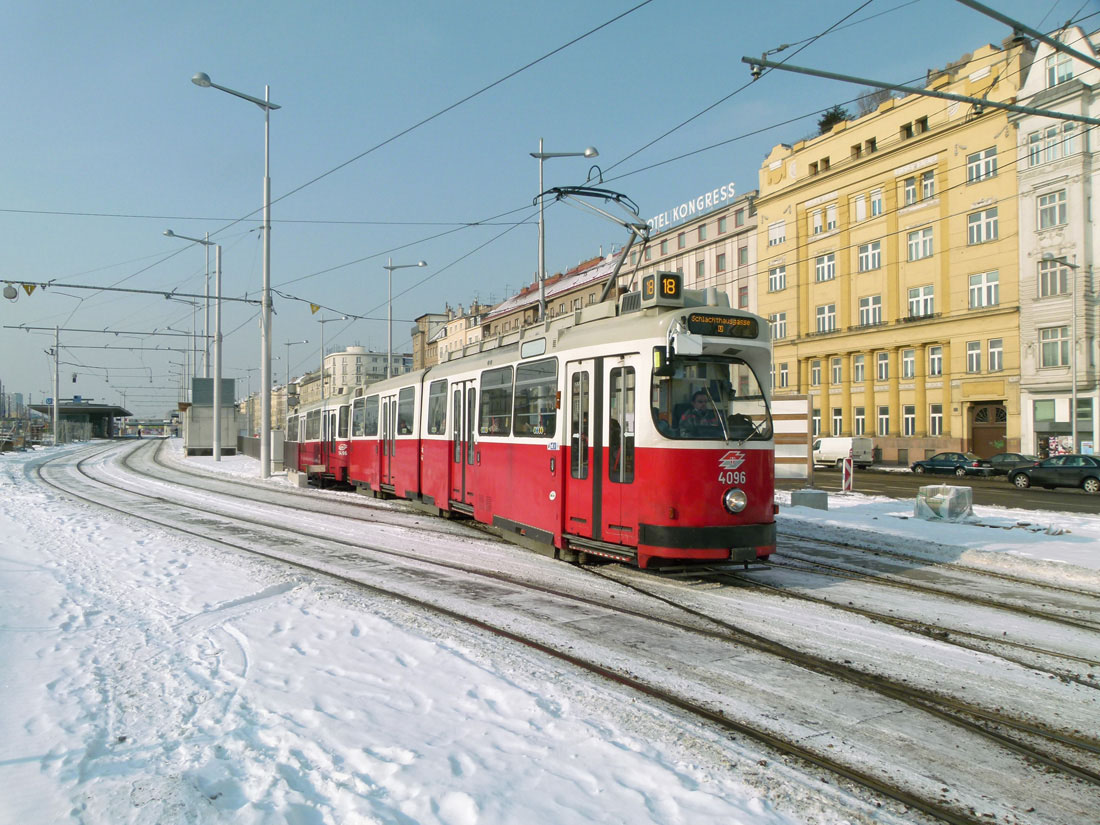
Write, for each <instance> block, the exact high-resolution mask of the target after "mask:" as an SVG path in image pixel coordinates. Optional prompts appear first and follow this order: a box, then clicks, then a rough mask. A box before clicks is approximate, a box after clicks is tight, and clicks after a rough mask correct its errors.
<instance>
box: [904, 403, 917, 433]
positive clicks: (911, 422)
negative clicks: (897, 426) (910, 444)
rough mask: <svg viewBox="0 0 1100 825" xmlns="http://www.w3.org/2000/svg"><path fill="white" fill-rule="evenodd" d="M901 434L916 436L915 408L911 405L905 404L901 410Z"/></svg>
mask: <svg viewBox="0 0 1100 825" xmlns="http://www.w3.org/2000/svg"><path fill="white" fill-rule="evenodd" d="M901 434H902V435H916V434H917V408H916V407H915V406H914V405H912V404H906V405H905V406H903V407H902V408H901Z"/></svg>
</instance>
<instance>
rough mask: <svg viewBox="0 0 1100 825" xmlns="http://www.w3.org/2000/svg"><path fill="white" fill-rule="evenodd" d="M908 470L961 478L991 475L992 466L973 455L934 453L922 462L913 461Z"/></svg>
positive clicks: (992, 471)
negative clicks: (951, 474)
mask: <svg viewBox="0 0 1100 825" xmlns="http://www.w3.org/2000/svg"><path fill="white" fill-rule="evenodd" d="M910 469H911V470H912V471H913V472H914V473H917V474H918V475H919V474H921V473H953V474H954V475H956V476H958V477H959V478H962V477H963V476H989V475H993V473H994V470H993V465H992V464H990V463H989V462H988V461H986V460H985V459H984V458H979V457H978V456H976V455H974V453H936V454H935V455H934V456H932V457H931V458H926V459H924V460H923V461H914V462H913V466H912V467H910Z"/></svg>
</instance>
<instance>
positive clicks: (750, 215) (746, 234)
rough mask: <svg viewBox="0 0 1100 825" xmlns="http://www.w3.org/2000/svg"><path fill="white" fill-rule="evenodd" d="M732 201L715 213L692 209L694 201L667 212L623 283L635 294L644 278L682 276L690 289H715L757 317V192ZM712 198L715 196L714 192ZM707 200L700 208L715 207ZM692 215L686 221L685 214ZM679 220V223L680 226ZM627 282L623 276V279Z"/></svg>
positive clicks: (626, 271)
mask: <svg viewBox="0 0 1100 825" xmlns="http://www.w3.org/2000/svg"><path fill="white" fill-rule="evenodd" d="M728 189H729V191H730V197H729V198H728V199H727V201H725V202H724V203H723V204H722V205H720V206H718V207H717V208H715V207H713V206H711V207H709V208H698V209H695V208H691V207H693V206H695V205H696V203H697V202H699V201H700V199H699V198H695V199H693V200H692V201H688V202H687V203H685V204H681V205H680V206H679V207H677V208H676V209H674V210H669V212H668V213H663V214H666V215H668V220H667V223H668V224H670V225H666V221H659V220H651V221H650V225H651V227H652V228H653V229H655V230H657V231H655V232H654V234H653V235H652V236H651V237H650V240H649V243H648V244H647V245H646V247H645V249H644V250H640V249H637V248H635V249H632V250H631V252H630V259H629V260H628V261H627V262H626V264H624V265H623V272H622V273H621V274H620V278H619V283H620V284H621V285H623V286H626V285H628V284H631V283H632V284H633V286H632V287H631V289H637V288H638V284H639V282H640V280H641V277H642V276H643V275H648V274H650V273H652V272H679V273H680V275H681V276H683V283H684V286H685V287H686V288H688V289H706V288H708V287H715V288H716V289H718V290H719V291H721V292H725V293H726V294H727V295H728V296H729V299H730V306H732V307H735V308H739V309H746V310H748V311H749V312H756V301H757V289H756V273H757V266H756V255H757V245H756V222H757V216H756V204H755V200H756V196H757V192H756V190H753V191H751V192H748V193H746V194H744V195H741V196H740V197H736V198H735V197H733V195H732V189H733V185H732V184H730V185H729V187H728ZM711 194H712V195H713V193H711ZM714 200H717V198H713V197H712V198H711V199H710V200H709V201H708V200H707V198H706V196H704V197H703V198H702V201H701V203H699V204H698V205H699V206H700V207H705V206H706V204H708V203H712V202H713V201H714ZM688 212H690V215H687V216H686V217H684V218H680V217H679V216H680V215H681V214H685V213H688ZM676 221H679V222H676ZM624 274H625V276H626V277H622V275H624Z"/></svg>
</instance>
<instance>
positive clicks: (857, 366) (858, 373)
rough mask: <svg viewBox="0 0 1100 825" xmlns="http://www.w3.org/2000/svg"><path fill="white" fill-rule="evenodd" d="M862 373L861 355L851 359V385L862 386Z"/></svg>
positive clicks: (862, 361)
mask: <svg viewBox="0 0 1100 825" xmlns="http://www.w3.org/2000/svg"><path fill="white" fill-rule="evenodd" d="M863 372H864V359H863V356H862V355H857V356H855V357H854V358H853V359H852V383H854V384H862V383H863Z"/></svg>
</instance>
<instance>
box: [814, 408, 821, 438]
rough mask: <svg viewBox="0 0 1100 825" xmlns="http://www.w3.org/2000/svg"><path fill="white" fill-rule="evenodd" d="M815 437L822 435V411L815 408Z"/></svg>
mask: <svg viewBox="0 0 1100 825" xmlns="http://www.w3.org/2000/svg"><path fill="white" fill-rule="evenodd" d="M812 419H813V428H814V437H815V438H816V437H817V436H819V435H821V410H819V409H817V408H816V407H815V408H814V410H813V412H812Z"/></svg>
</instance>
